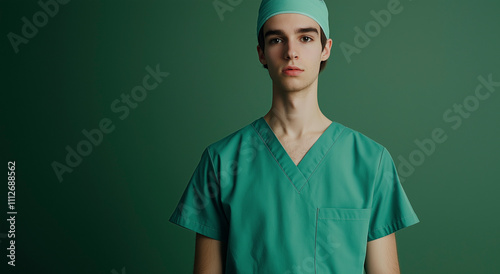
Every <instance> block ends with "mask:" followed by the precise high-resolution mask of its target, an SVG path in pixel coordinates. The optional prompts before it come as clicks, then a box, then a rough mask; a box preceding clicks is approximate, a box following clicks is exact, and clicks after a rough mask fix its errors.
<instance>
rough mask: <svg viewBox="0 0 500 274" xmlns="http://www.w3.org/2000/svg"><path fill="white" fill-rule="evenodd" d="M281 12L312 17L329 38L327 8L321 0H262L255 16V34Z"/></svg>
mask: <svg viewBox="0 0 500 274" xmlns="http://www.w3.org/2000/svg"><path fill="white" fill-rule="evenodd" d="M281 13H298V14H303V15H306V16H308V17H310V18H312V19H313V20H314V21H316V23H318V25H319V26H320V27H321V28H322V29H323V32H324V33H325V35H326V38H327V39H328V38H330V27H329V25H328V8H327V7H326V4H325V1H323V0H263V1H262V2H261V3H260V8H259V16H258V18H257V36H259V31H260V28H262V26H263V25H264V23H265V22H266V21H267V20H268V19H269V18H271V17H273V16H274V15H277V14H281Z"/></svg>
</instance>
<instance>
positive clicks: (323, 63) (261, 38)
mask: <svg viewBox="0 0 500 274" xmlns="http://www.w3.org/2000/svg"><path fill="white" fill-rule="evenodd" d="M263 29H264V28H261V29H260V31H259V37H258V41H259V47H260V48H261V49H262V51H264V48H265V42H264V33H263V32H262V31H263ZM319 29H320V32H321V51H323V50H324V49H325V45H326V40H327V39H326V35H325V33H324V32H323V29H322V28H321V27H320V28H319ZM327 61H328V59H327V60H325V61H321V64H320V65H319V72H318V74H319V73H321V71H322V70H323V69H324V68H325V66H326V62H327ZM263 66H264V68H266V69H267V65H263Z"/></svg>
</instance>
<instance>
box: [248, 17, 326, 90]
mask: <svg viewBox="0 0 500 274" xmlns="http://www.w3.org/2000/svg"><path fill="white" fill-rule="evenodd" d="M263 33H264V43H265V47H264V51H265V52H262V49H260V47H259V46H257V51H258V53H259V60H260V62H261V63H262V64H263V65H265V64H267V66H268V70H269V75H270V76H271V79H272V80H273V85H277V86H278V87H280V88H281V89H283V90H288V91H300V90H303V89H305V88H307V87H309V86H310V85H311V84H313V83H314V82H315V81H316V80H317V78H318V74H319V67H320V64H321V61H324V60H327V59H328V57H329V56H330V48H331V39H329V40H328V41H327V43H326V45H325V49H324V50H323V49H322V46H321V36H320V33H321V32H320V26H319V25H318V23H316V21H314V20H313V19H311V18H310V17H308V16H305V15H302V14H296V13H283V14H278V15H275V16H273V17H271V18H270V19H269V20H267V21H266V23H265V24H264V26H263ZM288 66H295V67H298V68H299V70H295V71H287V70H286V67H288Z"/></svg>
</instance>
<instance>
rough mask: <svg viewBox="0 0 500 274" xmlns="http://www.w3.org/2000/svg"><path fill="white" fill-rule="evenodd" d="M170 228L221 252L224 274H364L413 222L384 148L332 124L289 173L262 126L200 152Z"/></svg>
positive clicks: (278, 146) (281, 150) (272, 138)
mask: <svg viewBox="0 0 500 274" xmlns="http://www.w3.org/2000/svg"><path fill="white" fill-rule="evenodd" d="M169 221H170V222H172V223H175V224H177V225H179V226H182V227H185V228H187V229H190V230H193V231H195V232H197V233H200V234H203V235H205V236H207V237H210V238H213V239H216V240H219V241H222V242H225V243H227V257H226V272H225V273H238V274H242V273H283V274H287V273H346V274H353V273H363V271H364V261H365V257H366V246H367V242H368V241H371V240H375V239H378V238H381V237H384V236H386V235H389V234H391V233H393V232H395V231H397V230H399V229H402V228H405V227H408V226H410V225H413V224H416V223H418V222H419V219H418V217H417V215H416V214H415V212H414V210H413V208H412V206H411V204H410V202H409V200H408V198H407V196H406V194H405V192H404V190H403V188H402V186H401V183H400V182H399V179H398V175H397V172H396V168H395V166H394V162H393V160H392V158H391V156H390V154H389V152H388V151H387V150H386V148H385V147H383V146H382V145H380V144H378V143H376V142H375V141H373V140H371V139H370V138H368V137H366V136H365V135H363V134H361V133H359V132H357V131H355V130H352V129H350V128H348V127H346V126H344V125H342V124H340V123H337V122H332V123H331V124H330V125H329V127H328V128H327V129H326V130H325V131H324V132H323V133H322V135H321V136H320V137H319V138H318V139H317V141H316V142H315V143H314V144H313V146H312V147H311V148H310V149H309V151H308V152H307V153H306V154H305V156H304V157H303V159H302V160H301V161H300V162H299V164H298V165H295V163H294V162H293V161H292V159H291V158H290V157H289V155H288V154H287V152H286V151H285V149H284V148H283V146H282V145H281V143H280V141H279V140H278V138H277V137H276V135H275V134H274V132H273V131H272V129H271V127H270V126H269V125H268V124H267V122H266V120H264V117H260V118H259V119H257V120H255V121H253V122H252V123H251V124H249V125H247V126H245V127H243V128H241V129H239V130H237V131H236V132H234V133H232V134H230V135H228V136H226V137H224V138H223V139H221V140H219V141H217V142H214V143H212V144H210V145H208V146H207V147H206V148H205V149H204V151H203V153H202V155H201V159H200V161H199V164H198V166H197V167H196V170H195V171H194V173H193V175H192V177H191V179H190V181H189V183H188V185H187V187H186V189H185V190H184V193H183V195H182V197H181V198H180V201H179V203H178V205H177V207H176V208H175V210H174V212H173V214H172V216H171V217H170V219H169Z"/></svg>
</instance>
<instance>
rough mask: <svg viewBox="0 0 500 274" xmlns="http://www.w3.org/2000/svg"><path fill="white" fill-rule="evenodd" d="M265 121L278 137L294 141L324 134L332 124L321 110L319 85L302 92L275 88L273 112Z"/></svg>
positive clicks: (266, 116)
mask: <svg viewBox="0 0 500 274" xmlns="http://www.w3.org/2000/svg"><path fill="white" fill-rule="evenodd" d="M264 119H265V120H266V122H267V123H268V124H269V126H270V127H271V128H272V129H273V131H274V132H275V133H276V134H277V135H284V136H289V137H290V138H293V139H300V138H301V137H302V136H306V135H308V134H310V133H314V132H322V131H323V130H325V129H326V128H327V127H328V126H329V125H330V123H331V121H330V120H329V119H328V118H327V117H326V116H325V115H323V113H322V112H321V110H320V108H319V105H318V96H317V85H316V86H314V85H311V86H310V87H309V88H308V89H304V90H301V91H283V90H280V89H278V88H273V102H272V106H271V110H269V112H268V113H267V114H266V115H265V116H264Z"/></svg>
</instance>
